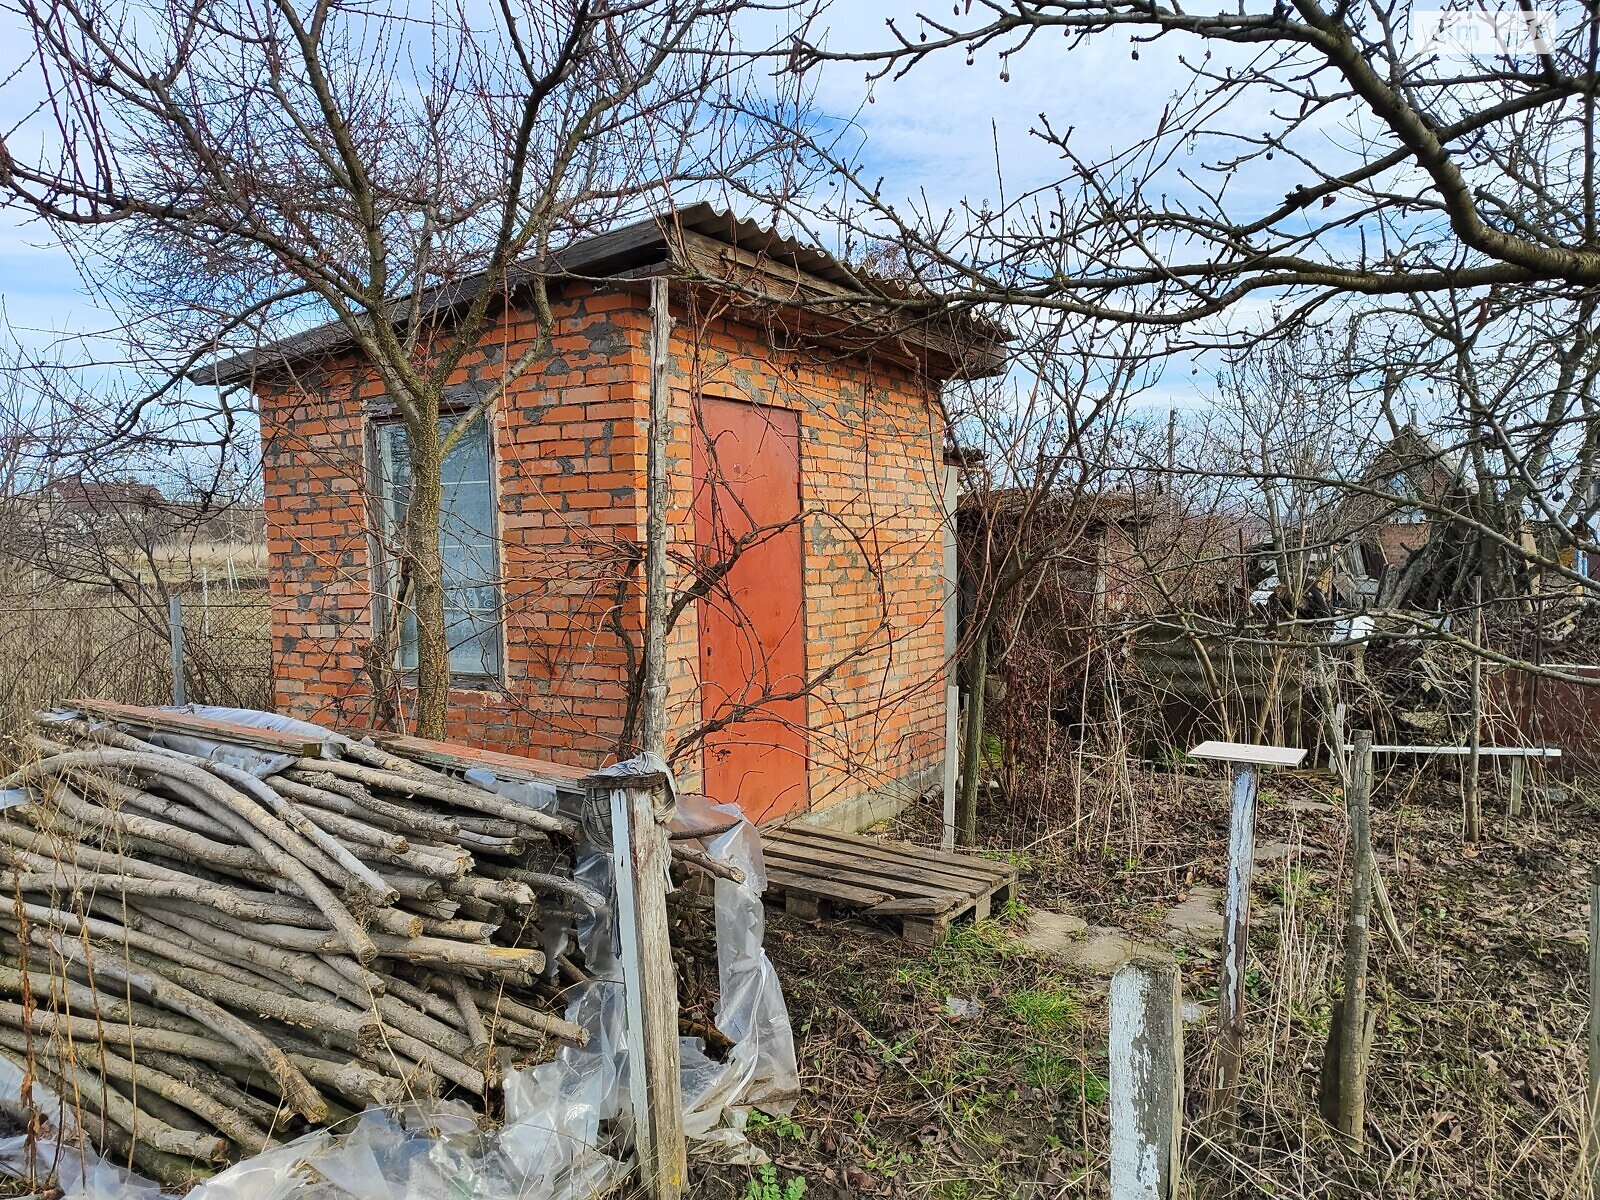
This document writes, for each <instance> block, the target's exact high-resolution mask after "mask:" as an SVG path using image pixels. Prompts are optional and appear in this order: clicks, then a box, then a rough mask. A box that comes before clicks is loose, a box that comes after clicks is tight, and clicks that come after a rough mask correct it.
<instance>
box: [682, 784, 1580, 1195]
mask: <svg viewBox="0 0 1600 1200" xmlns="http://www.w3.org/2000/svg"><path fill="white" fill-rule="evenodd" d="M1101 771H1102V773H1101V774H1098V775H1097V774H1096V773H1094V772H1089V773H1085V774H1083V775H1072V776H1063V777H1060V778H1057V779H1055V780H1052V781H1050V786H1049V787H1047V788H1046V787H1040V788H1038V789H1037V794H1038V795H1040V796H1047V797H1049V799H1048V800H1035V801H1033V802H1032V803H1029V804H1009V805H1008V804H1005V803H994V804H991V805H990V806H989V808H990V810H991V819H990V820H989V822H988V823H987V824H986V826H985V828H984V829H983V831H982V841H983V843H984V845H985V847H986V848H987V849H988V850H989V852H991V853H996V854H1005V855H1010V856H1012V857H1014V859H1015V860H1016V861H1017V862H1018V863H1019V864H1021V866H1022V868H1023V880H1024V886H1023V891H1022V899H1021V902H1020V903H1019V904H1015V905H1013V906H1012V908H1011V910H1009V911H1007V912H1006V913H1004V914H1001V915H999V916H998V917H997V919H995V920H992V921H988V922H984V923H982V924H979V925H976V926H973V925H968V926H966V927H964V928H960V929H958V930H957V932H956V933H955V935H954V936H953V937H952V938H951V939H950V940H949V942H947V943H946V945H944V946H943V947H941V948H939V949H938V950H935V951H925V950H918V949H916V948H914V947H910V946H907V945H905V944H903V943H899V942H895V941H891V940H888V939H886V938H882V937H878V936H875V935H873V934H871V933H869V932H865V931H862V930H860V929H858V928H856V927H853V926H849V925H844V924H838V923H833V922H825V923H820V924H804V923H799V922H795V921H793V920H790V919H788V918H785V917H781V916H778V917H774V919H773V920H772V921H771V923H770V925H769V950H770V952H771V953H772V955H773V957H774V960H775V961H776V963H777V965H778V969H779V972H780V974H781V975H782V977H783V980H784V985H785V989H786V994H787V996H788V1000H789V1006H790V1013H791V1016H792V1019H793V1021H794V1025H795V1030H796V1035H797V1043H798V1046H799V1052H800V1056H801V1071H802V1076H803V1080H804V1094H803V1095H802V1097H801V1099H800V1101H799V1104H798V1106H797V1108H796V1110H795V1112H794V1113H793V1115H792V1117H790V1118H782V1119H768V1118H765V1117H761V1116H758V1117H757V1118H756V1119H755V1121H754V1126H755V1127H756V1128H755V1133H754V1139H755V1140H756V1141H757V1142H758V1143H759V1144H760V1145H761V1146H762V1147H763V1148H764V1149H765V1150H766V1151H767V1152H768V1153H769V1154H770V1155H771V1156H772V1159H773V1169H772V1170H771V1171H770V1172H769V1173H768V1174H767V1175H765V1176H762V1175H761V1174H759V1173H757V1172H756V1171H755V1170H754V1169H753V1168H750V1167H714V1168H713V1167H705V1166H699V1167H697V1168H696V1172H697V1175H698V1178H697V1187H696V1190H695V1192H694V1194H695V1195H696V1196H706V1197H717V1196H738V1197H741V1198H743V1197H750V1198H752V1200H793V1196H794V1194H795V1184H794V1182H793V1181H795V1180H797V1179H800V1178H804V1180H805V1183H806V1188H805V1195H807V1196H810V1197H833V1196H887V1197H924V1196H926V1197H937V1198H942V1200H958V1198H962V1200H964V1198H974V1197H1056V1196H1062V1197H1066V1196H1073V1197H1076V1196H1101V1195H1104V1194H1106V1191H1107V1188H1106V1179H1105V1172H1106V1161H1105V1155H1106V1145H1107V1136H1106V1133H1107V1130H1106V1059H1105V1045H1106V1029H1105V1003H1104V986H1105V981H1104V979H1103V978H1099V977H1096V976H1093V975H1091V974H1088V973H1085V972H1083V971H1081V970H1078V969H1077V968H1074V967H1073V966H1071V965H1070V964H1069V963H1068V962H1067V961H1066V960H1064V959H1063V958H1060V957H1057V956H1044V955H1039V954H1036V953H1034V952H1031V951H1028V950H1027V949H1025V948H1024V947H1022V946H1021V945H1020V943H1019V942H1018V940H1017V937H1016V935H1017V933H1018V931H1019V930H1021V929H1023V928H1025V924H1026V921H1027V919H1028V912H1029V911H1030V910H1056V911H1062V910H1065V911H1073V912H1076V913H1078V914H1080V915H1082V916H1084V917H1085V918H1087V919H1088V920H1089V922H1090V923H1091V924H1099V925H1114V926H1119V927H1121V928H1123V929H1126V930H1127V931H1129V932H1130V933H1131V934H1134V935H1135V936H1138V937H1141V938H1145V939H1148V940H1151V941H1158V940H1160V939H1162V937H1163V936H1164V932H1165V931H1164V930H1163V927H1162V925H1161V923H1160V918H1161V916H1162V915H1163V914H1164V913H1165V912H1167V911H1168V910H1170V909H1171V908H1172V907H1173V906H1174V905H1176V904H1178V903H1180V902H1181V901H1182V900H1183V899H1184V898H1185V897H1186V896H1187V895H1188V893H1189V891H1190V890H1191V889H1193V888H1195V887H1196V886H1199V885H1211V886H1214V887H1221V886H1222V884H1223V869H1224V860H1223V852H1224V847H1225V845H1226V821H1227V814H1226V801H1225V797H1224V789H1223V786H1222V783H1221V781H1220V780H1219V779H1217V778H1215V777H1213V776H1209V775H1204V774H1200V773H1192V774H1191V773H1185V772H1183V771H1156V770H1141V771H1135V772H1134V773H1133V774H1132V776H1131V778H1130V779H1129V788H1128V789H1121V788H1117V787H1113V786H1110V785H1109V783H1108V778H1109V776H1110V773H1109V772H1108V771H1106V770H1105V769H1104V767H1103V766H1102V768H1101ZM1501 794H1502V795H1503V787H1502V788H1501ZM1487 813H1488V815H1489V817H1490V820H1489V821H1488V824H1489V825H1490V826H1491V828H1492V836H1490V837H1488V838H1487V839H1486V840H1485V841H1484V843H1483V844H1482V845H1481V846H1480V847H1478V848H1473V847H1463V845H1462V843H1461V839H1460V834H1459V824H1460V804H1459V800H1458V796H1457V791H1456V787H1455V784H1454V782H1453V781H1452V780H1448V779H1443V778H1439V777H1429V778H1422V779H1418V778H1416V777H1412V776H1409V775H1399V774H1397V775H1393V776H1391V777H1389V778H1386V779H1384V780H1381V781H1380V787H1379V790H1378V792H1377V794H1376V798H1375V803H1374V836H1375V841H1376V843H1377V850H1378V853H1379V862H1380V869H1381V871H1382V872H1383V874H1384V877H1385V880H1386V882H1387V883H1388V887H1389V891H1390V894H1391V896H1392V898H1393V903H1394V907H1395V910H1396V913H1397V916H1398V920H1399V923H1400V925H1401V927H1402V930H1403V934H1404V939H1405V942H1406V947H1407V949H1406V951H1402V950H1401V949H1399V948H1398V947H1396V946H1395V945H1394V944H1393V943H1391V941H1390V940H1389V939H1388V938H1387V937H1386V936H1385V935H1384V934H1383V933H1382V932H1378V933H1376V934H1375V935H1374V943H1373V969H1374V977H1373V983H1372V995H1373V1000H1374V1002H1375V1003H1376V1004H1377V1006H1378V1013H1379V1018H1378V1028H1377V1035H1376V1044H1375V1047H1374V1058H1373V1065H1372V1076H1371V1082H1370V1085H1369V1100H1368V1117H1369V1120H1368V1125H1367V1137H1368V1145H1367V1149H1366V1152H1365V1153H1364V1154H1363V1155H1359V1156H1358V1155H1355V1154H1352V1153H1349V1152H1347V1151H1345V1150H1344V1149H1342V1148H1341V1147H1340V1145H1339V1144H1338V1143H1337V1142H1336V1141H1335V1140H1334V1139H1333V1137H1332V1136H1331V1135H1330V1133H1329V1131H1328V1129H1327V1127H1326V1126H1324V1125H1323V1123H1322V1122H1321V1120H1320V1119H1319V1118H1318V1116H1317V1108H1316V1075H1317V1070H1318V1067H1319V1064H1320V1061H1321V1057H1322V1047H1323V1042H1324V1039H1325V1037H1326V1035H1327V1028H1328V1019H1329V1005H1330V999H1331V998H1332V996H1333V995H1335V994H1336V989H1337V983H1338V980H1337V974H1338V971H1339V963H1340V945H1341V942H1340V939H1341V936H1342V935H1341V930H1342V923H1343V916H1344V903H1345V901H1344V897H1345V875H1344V867H1345V819H1344V814H1343V808H1342V799H1341V797H1340V796H1339V795H1338V793H1337V790H1336V787H1335V785H1334V783H1333V781H1332V780H1330V779H1329V778H1328V777H1326V776H1318V775H1313V774H1309V773H1308V774H1303V775H1302V774H1289V773H1284V774H1280V775H1278V776H1276V777H1271V778H1269V779H1268V780H1267V781H1266V783H1265V784H1264V786H1263V790H1262V794H1261V801H1260V816H1259V821H1260V829H1259V833H1258V844H1272V845H1273V847H1274V850H1273V854H1272V856H1271V861H1266V862H1262V863H1260V864H1259V865H1258V867H1257V871H1256V886H1255V890H1254V895H1253V903H1254V905H1255V913H1254V920H1253V930H1252V938H1251V950H1252V959H1251V966H1250V971H1249V976H1248V980H1249V984H1248V986H1249V1013H1250V1020H1251V1033H1250V1041H1249V1045H1248V1051H1247V1057H1246V1061H1245V1068H1244V1087H1243V1092H1242V1097H1241V1104H1240V1107H1239V1112H1238V1122H1237V1127H1236V1128H1235V1129H1234V1130H1233V1131H1231V1132H1230V1133H1228V1134H1226V1135H1218V1136H1217V1138H1216V1140H1214V1141H1207V1140H1206V1139H1204V1138H1203V1137H1201V1136H1200V1135H1199V1134H1198V1133H1196V1132H1194V1131H1193V1129H1192V1128H1191V1130H1190V1132H1189V1134H1188V1136H1187V1139H1186V1146H1185V1154H1186V1180H1185V1186H1186V1187H1187V1189H1188V1190H1189V1193H1190V1194H1191V1195H1193V1196H1195V1197H1212V1196H1218V1197H1220V1196H1235V1195H1237V1196H1260V1195H1271V1196H1305V1197H1321V1196H1350V1197H1354V1196H1395V1197H1413V1196H1415V1197H1424V1196H1425V1197H1447V1196H1448V1197H1459V1196H1506V1197H1560V1196H1567V1195H1577V1194H1585V1193H1584V1188H1583V1186H1582V1183H1583V1176H1584V1174H1585V1172H1584V1171H1583V1169H1582V1164H1581V1162H1580V1158H1581V1142H1582V1124H1583V1118H1582V1108H1583V1088H1584V1078H1585V1068H1584V1054H1585V1034H1584V1022H1585V1014H1586V1003H1587V959H1586V945H1587V908H1588V877H1589V872H1590V869H1591V866H1592V864H1594V863H1595V862H1596V861H1597V858H1600V808H1596V807H1595V805H1594V804H1592V803H1591V801H1590V800H1589V799H1588V798H1587V797H1586V796H1585V795H1583V794H1582V793H1581V792H1580V791H1577V790H1573V789H1571V788H1566V787H1560V786H1556V785H1551V786H1549V787H1545V788H1540V789H1535V798H1534V802H1533V805H1532V813H1531V815H1530V816H1529V817H1528V818H1527V819H1526V820H1525V821H1523V822H1522V823H1521V824H1520V825H1519V826H1518V827H1517V828H1515V829H1511V830H1509V831H1507V830H1505V829H1503V827H1502V813H1503V805H1502V803H1501V801H1500V799H1499V798H1498V796H1497V795H1495V794H1494V793H1491V794H1490V796H1489V797H1488V798H1487ZM934 820H935V817H934V814H933V813H932V812H930V811H926V810H920V811H914V812H911V813H909V814H907V816H906V817H905V818H903V819H902V821H901V822H900V823H899V827H898V828H897V829H896V830H894V831H892V832H895V833H897V834H898V835H900V836H907V837H912V838H924V839H925V838H928V837H930V835H932V833H933V827H932V826H933V822H934ZM1173 952H1174V953H1175V954H1176V956H1177V957H1178V959H1179V961H1180V963H1181V964H1182V966H1183V972H1184V978H1185V986H1186V989H1187V995H1188V997H1189V998H1190V999H1191V1000H1192V1001H1195V1002H1197V1005H1198V1008H1199V1011H1200V1014H1201V1016H1202V1019H1201V1020H1199V1021H1197V1022H1196V1023H1193V1024H1190V1025H1189V1026H1188V1029H1187V1051H1188V1078H1189V1080H1190V1086H1189V1093H1188V1108H1189V1111H1190V1114H1191V1116H1193V1115H1196V1114H1198V1112H1199V1111H1200V1104H1201V1101H1202V1100H1203V1088H1202V1086H1201V1084H1200V1081H1201V1080H1203V1079H1204V1078H1205V1077H1206V1062H1207V1056H1208V1053H1209V1047H1210V1040H1211V1038H1210V1035H1211V1025H1210V1022H1209V1019H1208V1018H1209V1004H1210V1002H1211V1001H1212V1000H1214V998H1215V995H1216V978H1217V963H1216V954H1215V950H1214V949H1213V948H1212V947H1210V946H1208V945H1206V944H1204V943H1199V944H1194V945H1184V944H1179V945H1177V946H1176V947H1175V948H1174V950H1173ZM786 1188H787V1189H788V1191H787V1192H786V1191H785V1189H786Z"/></svg>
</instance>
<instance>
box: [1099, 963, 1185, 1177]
mask: <svg viewBox="0 0 1600 1200" xmlns="http://www.w3.org/2000/svg"><path fill="white" fill-rule="evenodd" d="M1110 1007H1111V1200H1176V1197H1177V1195H1178V1176H1179V1154H1180V1140H1181V1138H1182V1134H1183V1014H1182V1010H1181V1009H1182V984H1181V980H1180V978H1179V975H1178V968H1177V967H1175V966H1173V965H1171V964H1170V963H1159V962H1148V961H1144V960H1140V959H1134V960H1133V961H1132V962H1129V963H1128V964H1127V965H1125V966H1124V967H1123V968H1122V969H1121V970H1119V971H1118V972H1117V973H1116V975H1115V976H1114V977H1113V978H1112V980H1111V999H1110Z"/></svg>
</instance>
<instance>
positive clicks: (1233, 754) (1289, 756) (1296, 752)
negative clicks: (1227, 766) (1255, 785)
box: [1189, 742, 1306, 767]
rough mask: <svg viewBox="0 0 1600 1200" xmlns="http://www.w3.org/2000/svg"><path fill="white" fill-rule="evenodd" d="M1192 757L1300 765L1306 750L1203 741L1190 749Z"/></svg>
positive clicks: (1269, 765) (1268, 764)
mask: <svg viewBox="0 0 1600 1200" xmlns="http://www.w3.org/2000/svg"><path fill="white" fill-rule="evenodd" d="M1189 757H1190V758H1211V759H1216V760H1218V761H1219V762H1236V763H1250V764H1252V765H1254V766H1258V767H1298V766H1299V765H1300V764H1301V763H1302V762H1303V761H1305V757H1306V752H1305V751H1304V750H1301V749H1299V748H1298V747H1295V746H1256V745H1252V744H1251V743H1249V742H1201V743H1200V744H1199V745H1198V746H1196V747H1195V748H1194V749H1193V750H1191V751H1189Z"/></svg>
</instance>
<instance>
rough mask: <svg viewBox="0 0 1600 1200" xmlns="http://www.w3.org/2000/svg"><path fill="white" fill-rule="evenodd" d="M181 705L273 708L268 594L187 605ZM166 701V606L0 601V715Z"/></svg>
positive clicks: (190, 599)
mask: <svg viewBox="0 0 1600 1200" xmlns="http://www.w3.org/2000/svg"><path fill="white" fill-rule="evenodd" d="M182 605H183V643H184V656H183V670H184V682H185V686H186V689H187V698H188V699H189V700H190V701H191V702H194V703H200V704H224V705H230V706H236V707H244V708H269V709H270V708H271V707H272V638H271V617H270V610H269V608H268V604H267V594H266V592H265V591H228V592H226V593H224V594H223V595H221V596H215V595H213V596H212V597H211V598H209V599H207V600H205V601H202V599H201V597H199V596H184V597H183V600H182ZM91 696H92V697H96V698H100V699H107V700H117V701H120V702H122V703H125V704H170V703H171V702H172V646H171V642H170V640H169V637H168V626H167V609H166V606H165V604H160V605H157V604H156V603H154V602H151V603H149V604H135V603H132V602H127V601H124V602H121V603H113V602H110V601H108V600H107V599H106V598H105V597H104V596H103V595H102V596H95V597H92V598H80V597H70V596H69V597H63V598H53V597H29V598H27V599H24V600H17V599H15V598H7V597H0V708H5V709H9V710H11V711H12V712H22V713H25V712H30V711H33V710H35V709H37V708H39V707H41V706H43V705H48V704H53V703H56V702H58V701H60V700H64V699H69V698H72V697H91Z"/></svg>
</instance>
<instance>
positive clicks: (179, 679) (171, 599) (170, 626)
mask: <svg viewBox="0 0 1600 1200" xmlns="http://www.w3.org/2000/svg"><path fill="white" fill-rule="evenodd" d="M167 640H168V641H169V642H170V643H171V644H172V702H173V703H174V704H178V705H183V704H187V703H189V689H188V688H187V687H186V686H185V685H184V682H183V601H181V600H179V599H178V597H177V595H176V593H174V594H173V595H171V596H168V597H167Z"/></svg>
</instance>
